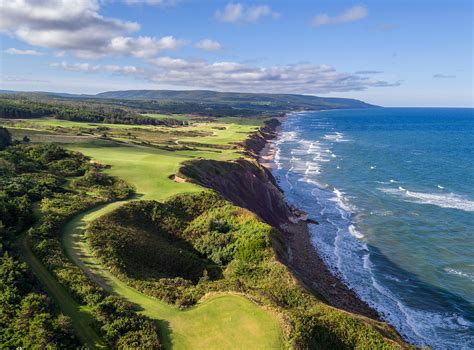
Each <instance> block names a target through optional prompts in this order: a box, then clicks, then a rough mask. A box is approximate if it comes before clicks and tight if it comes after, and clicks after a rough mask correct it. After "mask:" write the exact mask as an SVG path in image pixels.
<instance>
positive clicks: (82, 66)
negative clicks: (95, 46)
mask: <svg viewBox="0 0 474 350" xmlns="http://www.w3.org/2000/svg"><path fill="white" fill-rule="evenodd" d="M50 66H51V67H55V68H61V69H63V70H66V71H71V72H83V73H93V72H98V71H99V70H100V65H98V64H97V65H92V64H90V63H73V64H69V63H67V62H66V61H62V62H59V63H51V64H50Z"/></svg>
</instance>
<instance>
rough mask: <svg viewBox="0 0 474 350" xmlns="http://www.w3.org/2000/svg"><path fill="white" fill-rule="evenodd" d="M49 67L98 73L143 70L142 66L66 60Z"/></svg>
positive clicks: (125, 73)
mask: <svg viewBox="0 0 474 350" xmlns="http://www.w3.org/2000/svg"><path fill="white" fill-rule="evenodd" d="M50 66H51V67H54V68H60V69H62V70H65V71H69V72H81V73H98V72H108V73H114V74H122V75H127V74H136V75H138V74H140V73H142V72H143V69H142V68H137V67H135V66H118V65H114V64H109V65H105V66H104V65H100V64H90V63H85V62H78V63H68V62H66V61H62V62H55V63H51V64H50Z"/></svg>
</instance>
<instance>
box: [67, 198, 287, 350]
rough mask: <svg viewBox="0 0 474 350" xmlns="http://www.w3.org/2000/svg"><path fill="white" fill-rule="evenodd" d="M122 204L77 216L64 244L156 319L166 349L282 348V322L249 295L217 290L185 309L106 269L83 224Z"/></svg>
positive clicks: (93, 274)
mask: <svg viewBox="0 0 474 350" xmlns="http://www.w3.org/2000/svg"><path fill="white" fill-rule="evenodd" d="M138 203H142V202H138ZM123 204H124V203H122V202H115V203H112V204H108V205H106V206H102V207H99V208H97V209H94V210H90V211H87V212H85V213H82V214H79V215H77V216H76V217H74V218H73V219H72V220H70V221H69V222H68V224H67V225H65V227H64V230H63V232H64V235H63V243H64V247H65V249H66V252H67V254H68V255H69V257H70V258H71V260H72V261H73V262H74V263H75V264H76V265H78V266H79V267H81V269H82V270H83V271H85V272H86V273H87V275H88V276H89V278H91V279H93V280H94V281H95V282H96V283H97V284H99V285H100V286H102V287H103V288H105V289H106V290H108V291H110V292H113V293H115V294H116V295H119V296H121V297H123V298H124V299H126V300H127V301H129V302H130V303H133V304H134V305H135V306H136V308H137V309H138V310H140V312H141V313H142V314H143V315H145V316H147V317H149V318H151V319H154V320H156V321H157V323H158V327H159V329H160V340H161V342H162V344H163V347H164V348H165V349H169V348H173V349H189V348H196V349H221V348H222V347H224V348H226V349H233V348H238V349H240V348H251V349H269V348H270V349H278V348H281V347H282V345H281V333H280V326H279V324H278V321H277V320H276V319H275V318H274V317H272V315H270V314H269V313H267V312H266V311H264V310H262V309H260V308H259V307H258V306H256V305H255V304H254V303H253V302H251V301H250V300H248V299H247V298H244V297H242V296H239V295H233V294H228V293H226V294H212V295H208V296H207V297H206V298H205V299H204V300H200V301H199V303H198V305H196V306H195V307H191V308H187V309H185V310H181V309H179V308H178V307H176V306H174V305H172V304H169V303H166V302H164V301H160V300H158V299H156V298H153V297H150V296H147V295H146V294H143V293H141V292H140V291H138V290H137V289H136V288H134V287H133V286H130V285H129V284H127V283H125V282H123V281H121V280H120V279H119V278H117V277H116V276H115V275H113V274H112V273H111V272H110V271H109V270H108V268H106V267H104V265H102V264H101V263H100V261H99V260H98V259H97V257H96V256H95V255H94V254H92V252H91V250H90V247H89V246H88V244H86V241H85V239H84V228H85V227H86V226H87V225H88V224H90V223H91V222H93V220H95V219H97V218H101V217H102V216H104V215H107V214H108V213H111V212H112V211H113V210H114V209H117V208H119V207H121V206H122V205H123ZM243 335H245V336H243Z"/></svg>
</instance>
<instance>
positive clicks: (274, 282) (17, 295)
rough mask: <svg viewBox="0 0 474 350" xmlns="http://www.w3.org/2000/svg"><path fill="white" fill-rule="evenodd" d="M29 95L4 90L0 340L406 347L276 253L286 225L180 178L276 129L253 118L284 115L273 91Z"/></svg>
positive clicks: (141, 345)
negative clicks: (152, 96)
mask: <svg viewBox="0 0 474 350" xmlns="http://www.w3.org/2000/svg"><path fill="white" fill-rule="evenodd" d="M31 96H33V95H31ZM31 96H28V97H26V98H21V99H18V97H14V98H0V116H2V115H3V118H0V123H1V125H3V126H5V127H7V128H8V130H10V131H11V133H12V135H13V137H11V138H10V133H9V132H8V131H5V130H6V129H4V128H1V127H0V142H1V143H0V149H1V148H4V150H3V151H2V150H0V188H1V190H0V214H1V218H2V219H1V220H2V221H1V222H0V233H1V239H2V242H1V243H2V245H1V246H0V253H2V254H3V258H2V260H1V262H0V277H1V278H2V279H1V281H0V347H33V348H34V347H36V346H37V345H38V346H37V347H39V348H46V345H45V344H48V345H47V346H48V347H50V348H75V347H78V346H79V343H81V344H83V345H85V346H87V347H89V348H105V347H106V348H118V349H157V348H161V347H163V348H165V349H169V348H173V349H175V348H176V349H189V348H196V349H204V348H205V349H221V348H226V349H232V348H248V349H269V348H272V349H276V348H286V347H293V348H301V349H326V348H328V349H329V348H338V349H350V348H381V349H392V348H401V347H406V346H405V344H404V343H403V342H402V341H401V339H400V338H399V337H398V335H397V334H396V333H395V332H394V331H393V330H392V329H391V328H390V327H388V326H387V325H386V324H384V323H380V322H377V321H374V320H370V319H367V318H364V317H359V316H356V315H352V314H349V313H346V312H343V311H340V310H337V309H334V308H332V307H330V306H328V305H327V304H326V303H324V302H323V301H321V300H319V299H318V298H316V297H315V296H313V295H311V294H310V293H308V292H306V291H305V290H304V289H303V288H302V287H301V286H300V285H299V284H298V283H297V282H296V281H295V280H294V278H293V276H292V275H291V274H290V273H289V271H288V270H287V268H286V267H285V266H284V265H283V264H281V263H280V262H279V261H278V260H277V259H276V257H275V253H274V251H275V250H276V251H284V250H285V249H286V248H285V247H284V246H283V243H282V242H283V241H282V239H281V232H279V231H278V230H276V229H274V228H272V227H270V226H268V225H266V224H264V223H263V222H261V221H260V220H259V219H257V217H256V216H255V215H254V214H253V213H251V212H249V211H247V210H245V209H242V208H238V207H236V206H234V205H231V204H230V203H229V202H227V201H225V200H223V199H222V198H221V197H219V195H217V194H215V193H213V192H210V191H205V190H204V188H202V187H200V186H198V185H196V184H194V183H190V182H187V181H186V180H185V179H182V178H180V177H179V169H180V167H181V166H182V163H183V162H186V161H190V160H199V159H209V160H215V161H231V162H233V163H236V162H235V161H236V160H238V159H239V158H241V157H243V156H244V155H245V152H244V149H243V145H247V146H251V147H252V148H254V149H258V148H259V147H261V146H262V142H263V143H264V139H263V137H262V135H254V137H252V138H251V139H248V138H249V135H250V134H251V133H254V132H255V131H256V130H257V129H258V128H261V127H262V126H264V125H265V126H266V127H268V124H264V119H261V118H246V117H245V116H249V115H255V113H254V112H255V111H258V110H260V108H261V106H273V107H274V108H280V107H276V106H278V103H276V104H275V105H273V104H272V103H273V102H271V101H267V100H265V99H267V98H270V96H266V97H265V96H259V97H258V99H257V97H256V96H253V95H252V96H239V98H242V101H241V102H235V103H238V104H239V107H235V106H237V105H236V104H235V103H234V104H233V105H232V103H231V104H230V105H229V106H223V105H221V104H220V102H219V103H218V102H216V101H213V102H212V103H211V104H209V101H208V102H206V103H205V104H203V105H202V106H200V107H199V109H197V110H196V111H195V112H196V113H194V111H192V110H187V109H188V108H190V109H192V108H194V107H193V106H195V105H198V104H199V103H197V102H195V101H191V100H189V101H188V102H182V103H181V102H177V101H169V100H168V101H142V100H135V101H126V102H124V104H122V105H120V106H117V105H116V104H115V103H116V102H112V101H111V100H107V99H101V100H100V102H99V101H97V100H96V99H87V100H84V99H79V98H78V99H76V100H74V101H72V100H70V99H66V98H63V97H54V98H50V97H45V96H38V95H34V98H33V97H31ZM235 97H237V96H233V95H232V96H230V97H229V96H227V95H226V96H223V95H222V96H219V97H218V98H235ZM254 97H255V98H256V100H253V98H254ZM274 97H275V96H273V97H271V98H274ZM208 98H210V97H208ZM248 98H251V99H252V101H249V100H247V101H246V102H243V101H244V100H245V99H248ZM259 99H260V100H259ZM262 99H263V100H262ZM3 100H5V101H7V102H4V101H3ZM214 103H216V104H215V105H214ZM226 103H227V102H226ZM2 106H3V107H2ZM12 106H13V107H12ZM150 106H160V108H162V107H163V106H164V107H163V109H164V110H165V112H166V113H167V108H171V107H172V106H178V108H176V109H175V110H174V112H172V114H171V112H170V114H169V115H168V114H166V115H163V114H157V113H156V112H159V113H163V111H162V110H160V109H159V108H158V109H155V108H151V107H150ZM214 107H215V109H213V108H214ZM273 107H272V108H273ZM2 108H3V109H2ZM265 108H266V107H265ZM116 109H117V110H116ZM206 110H207V111H210V113H209V114H204V111H206ZM224 110H232V111H234V112H232V113H229V115H228V116H225V117H221V118H219V119H216V118H210V117H209V115H220V116H222V114H221V112H222V111H224ZM15 111H20V112H21V113H23V116H22V115H21V114H16V113H17V112H15ZM28 111H29V112H28ZM45 111H46V112H45ZM176 111H178V112H179V113H181V114H176ZM261 111H263V109H261ZM1 113H3V114H1ZM265 113H266V112H262V113H260V112H258V113H256V114H258V115H260V114H265ZM144 114H147V115H144ZM45 116H46V117H45ZM5 117H7V118H5ZM18 118H20V119H18ZM23 118H25V119H23ZM64 119H67V120H64ZM149 120H153V121H152V122H151V121H149ZM51 141H53V142H55V143H62V144H63V147H64V148H63V147H60V146H58V145H57V144H49V143H47V144H44V143H43V142H51ZM37 142H40V143H39V144H37ZM12 144H13V145H12ZM187 164H191V165H192V164H194V163H193V162H188V163H187ZM216 169H217V168H216ZM201 170H202V169H201ZM216 171H218V170H216ZM222 171H224V170H222ZM213 174H215V173H213ZM221 175H224V174H221ZM209 176H212V175H211V174H209ZM131 199H133V200H131ZM157 201H161V202H157ZM17 243H20V244H17ZM20 257H22V258H23V259H24V260H25V261H26V262H27V263H28V265H29V268H28V267H27V266H26V265H25V264H23V263H21V258H20ZM31 272H33V273H34V275H35V276H36V277H33V275H32V273H31ZM36 278H37V279H38V280H39V282H41V283H38V280H37V279H36ZM45 292H46V293H47V294H46V293H45ZM45 295H48V296H50V297H52V301H53V302H54V303H51V302H50V301H49V299H48V298H46V297H45ZM20 301H21V302H20ZM25 315H27V316H25ZM76 337H77V338H76Z"/></svg>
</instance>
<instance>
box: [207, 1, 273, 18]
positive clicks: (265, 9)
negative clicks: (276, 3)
mask: <svg viewBox="0 0 474 350" xmlns="http://www.w3.org/2000/svg"><path fill="white" fill-rule="evenodd" d="M266 16H269V17H271V18H273V19H277V18H279V17H280V14H279V13H277V12H275V11H273V10H272V9H271V8H270V6H268V5H255V6H246V5H243V4H240V3H228V4H227V5H226V6H225V7H224V9H222V10H217V11H216V13H215V17H216V18H217V19H218V20H219V21H221V22H227V23H237V22H256V21H258V20H259V19H260V18H262V17H266Z"/></svg>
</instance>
